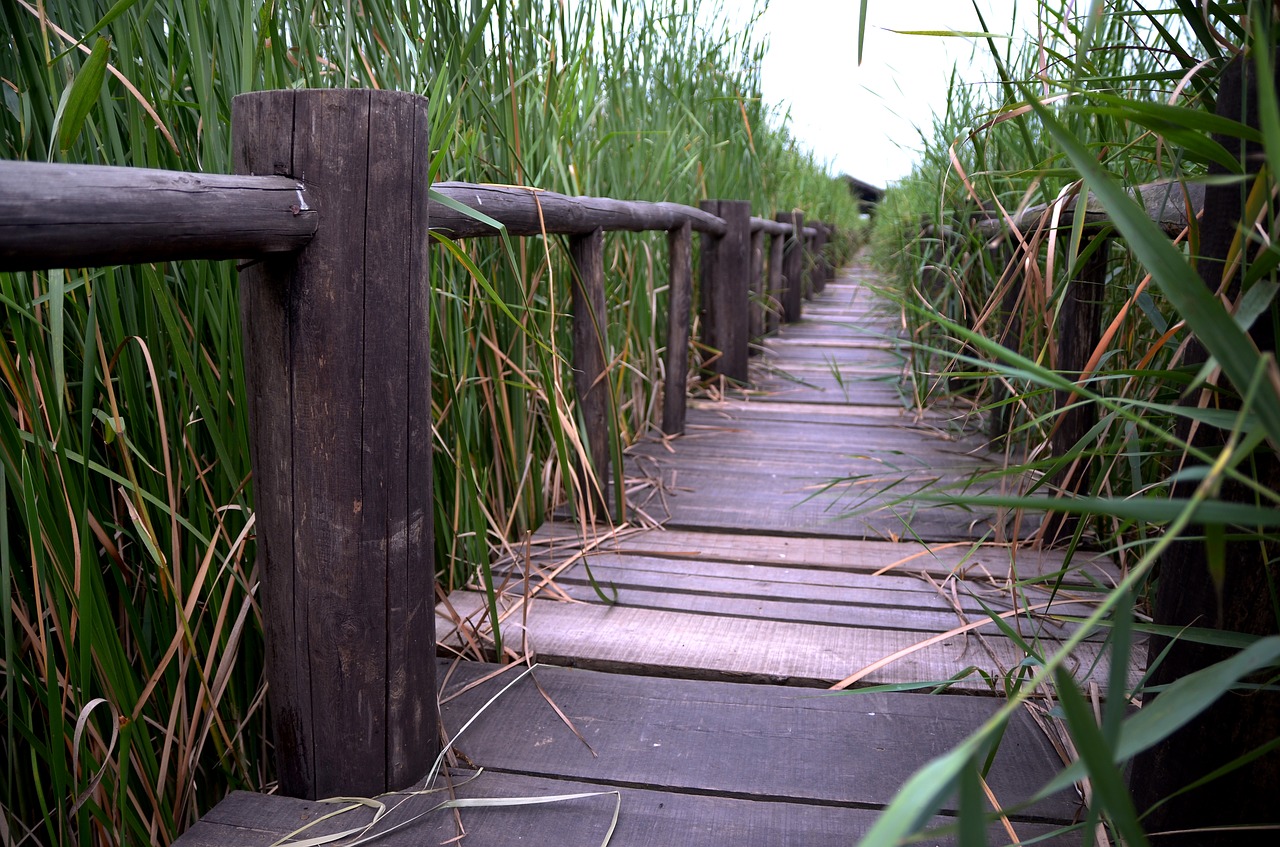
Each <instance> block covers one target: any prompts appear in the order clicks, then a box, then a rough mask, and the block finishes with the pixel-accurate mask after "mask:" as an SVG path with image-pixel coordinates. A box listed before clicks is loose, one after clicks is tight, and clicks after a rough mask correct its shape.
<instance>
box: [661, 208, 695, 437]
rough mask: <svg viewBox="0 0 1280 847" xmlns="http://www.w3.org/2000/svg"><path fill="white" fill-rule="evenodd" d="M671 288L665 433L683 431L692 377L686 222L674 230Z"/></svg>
mask: <svg viewBox="0 0 1280 847" xmlns="http://www.w3.org/2000/svg"><path fill="white" fill-rule="evenodd" d="M667 242H668V245H669V247H670V251H669V252H670V262H671V272H670V287H669V290H668V293H667V298H668V312H667V315H668V317H667V352H666V359H665V360H664V364H665V365H666V372H667V373H666V381H665V382H664V383H663V395H662V431H663V432H665V433H666V434H667V435H679V434H680V433H682V432H684V421H685V401H686V392H687V388H688V378H689V319H690V310H691V309H692V308H693V238H692V229H691V227H690V225H689V223H688V222H687V221H686V222H685V223H683V224H682V225H681V226H680V227H679V228H677V229H673V230H671V234H670V236H669V237H668V239H667Z"/></svg>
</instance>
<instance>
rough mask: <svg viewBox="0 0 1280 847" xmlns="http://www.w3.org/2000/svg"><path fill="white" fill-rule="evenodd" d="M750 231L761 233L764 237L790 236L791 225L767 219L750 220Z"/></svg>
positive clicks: (754, 218) (755, 218)
mask: <svg viewBox="0 0 1280 847" xmlns="http://www.w3.org/2000/svg"><path fill="white" fill-rule="evenodd" d="M751 231H752V232H753V233H754V232H763V233H765V234H766V235H790V234H791V224H785V223H782V222H781V221H771V220H769V219H768V218H757V217H753V218H751Z"/></svg>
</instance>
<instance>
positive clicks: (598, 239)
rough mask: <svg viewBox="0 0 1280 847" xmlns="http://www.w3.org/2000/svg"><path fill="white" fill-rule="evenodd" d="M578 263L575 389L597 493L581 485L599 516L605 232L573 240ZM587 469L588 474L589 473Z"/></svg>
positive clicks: (602, 497)
mask: <svg viewBox="0 0 1280 847" xmlns="http://www.w3.org/2000/svg"><path fill="white" fill-rule="evenodd" d="M569 255H570V257H571V258H572V260H573V388H574V392H575V393H576V394H577V397H578V411H579V414H580V415H581V417H582V424H583V427H584V435H585V437H586V439H587V451H588V454H589V455H590V456H591V465H592V470H593V471H594V473H595V479H596V482H597V483H598V485H599V488H598V489H597V488H596V486H595V485H593V484H592V483H591V482H590V480H588V478H587V474H585V473H582V474H580V476H579V480H580V481H581V482H582V485H583V489H582V490H583V491H584V492H586V491H591V492H594V493H593V494H592V495H591V496H590V497H589V498H588V500H589V501H590V503H591V508H592V510H593V511H594V512H595V514H594V515H590V517H592V518H593V519H594V518H595V517H603V516H604V515H606V514H608V506H607V504H608V502H609V497H608V492H609V384H608V381H607V379H606V377H605V362H607V361H608V356H607V355H606V354H605V347H606V338H607V336H608V325H607V324H606V323H605V319H606V315H605V303H604V230H602V229H599V228H597V229H594V230H592V231H591V232H589V233H587V234H585V235H575V236H572V237H571V238H570V239H569ZM584 470H585V469H584Z"/></svg>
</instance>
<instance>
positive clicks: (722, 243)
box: [700, 200, 751, 383]
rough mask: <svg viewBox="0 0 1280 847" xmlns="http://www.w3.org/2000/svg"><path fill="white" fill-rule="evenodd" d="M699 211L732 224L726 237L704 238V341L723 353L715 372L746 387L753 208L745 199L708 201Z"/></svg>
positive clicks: (703, 202) (709, 236) (717, 359)
mask: <svg viewBox="0 0 1280 847" xmlns="http://www.w3.org/2000/svg"><path fill="white" fill-rule="evenodd" d="M700 208H701V209H703V210H704V211H707V212H710V213H711V214H713V215H718V216H719V217H721V218H723V219H724V222H725V223H726V224H727V225H728V229H727V230H726V232H725V234H724V235H722V236H715V235H704V236H703V242H702V311H703V318H702V332H703V338H702V340H703V342H704V343H705V344H706V345H707V346H708V347H711V348H714V349H716V350H719V351H720V355H719V357H718V358H716V360H715V363H714V367H715V372H716V373H718V374H721V375H723V376H727V377H728V378H729V379H732V380H736V381H737V382H740V383H746V382H747V377H748V374H747V358H748V356H747V352H748V347H749V340H748V338H747V328H748V320H749V319H748V309H747V304H748V299H749V298H748V296H747V282H748V275H749V274H750V272H751V255H750V250H751V204H750V203H748V202H746V201H745V200H704V201H702V203H701V204H700Z"/></svg>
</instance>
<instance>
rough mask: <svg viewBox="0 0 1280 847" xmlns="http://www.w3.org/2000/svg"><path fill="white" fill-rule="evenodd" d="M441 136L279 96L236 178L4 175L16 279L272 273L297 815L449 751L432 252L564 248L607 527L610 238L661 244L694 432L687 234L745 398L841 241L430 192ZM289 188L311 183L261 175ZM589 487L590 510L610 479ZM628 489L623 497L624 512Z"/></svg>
mask: <svg viewBox="0 0 1280 847" xmlns="http://www.w3.org/2000/svg"><path fill="white" fill-rule="evenodd" d="M428 135H429V133H428V127H427V104H426V101H425V99H423V98H420V97H416V96H413V95H410V94H405V93H398V92H387V91H364V90H355V89H343V90H300V91H294V90H287V91H267V92H257V93H253V94H244V95H241V96H239V97H237V98H236V99H235V101H234V102H233V105H232V137H233V147H234V149H235V163H236V168H237V170H239V171H241V174H242V175H238V176H220V175H209V174H198V173H185V172H175V171H160V170H146V169H139V168H122V167H103V166H95V165H63V164H42V163H31V162H11V161H0V271H13V270H38V269H46V268H59V267H62V268H65V267H92V266H100V265H116V264H136V263H151V262H165V261H173V260H181V259H206V260H210V259H242V260H243V259H249V260H254V259H262V258H267V257H271V256H277V257H280V260H279V261H270V262H255V261H250V262H249V263H248V264H246V265H245V266H243V267H242V268H241V280H242V283H243V284H242V285H241V286H240V302H241V309H240V317H241V332H242V340H243V345H244V355H245V360H246V363H247V364H246V368H245V371H246V374H245V388H246V400H247V404H248V408H249V424H250V437H249V445H250V452H251V454H252V462H253V484H254V500H255V514H256V520H257V525H258V536H257V555H258V562H259V567H260V570H261V574H262V586H261V600H262V607H263V623H264V630H265V635H266V675H267V679H268V681H269V685H270V691H271V694H270V701H271V714H272V724H273V733H274V738H275V748H276V754H277V759H278V762H277V764H278V769H279V775H280V787H281V790H282V791H283V792H284V793H286V794H291V795H296V796H304V797H317V796H323V795H331V794H352V793H360V794H370V793H379V792H382V791H385V790H388V789H390V788H398V787H401V786H403V785H406V784H408V783H409V782H410V781H411V780H412V779H415V778H417V777H418V776H420V775H421V773H422V772H423V771H424V770H425V768H426V767H427V765H428V763H429V762H430V761H431V760H432V759H433V758H434V756H435V753H436V751H437V749H438V746H437V734H436V728H437V719H436V708H435V678H434V665H432V664H431V663H430V662H425V663H424V662H417V661H414V658H413V657H415V656H418V657H420V656H422V655H424V654H429V653H430V650H431V645H432V644H433V643H434V640H435V638H434V629H433V627H434V618H433V616H432V615H431V614H430V607H431V603H432V598H433V593H432V592H433V587H432V586H433V583H432V580H433V574H434V563H433V561H432V554H433V547H434V542H433V527H432V513H433V507H432V504H431V497H432V491H431V479H432V476H431V449H430V444H431V439H430V437H429V435H430V430H431V418H430V402H429V401H430V396H431V387H430V373H431V368H430V361H431V359H430V347H429V333H428V332H427V327H428V323H429V322H428V321H427V318H426V316H427V310H428V305H429V299H430V289H429V286H428V282H427V276H428V274H427V271H428V265H429V263H428V254H427V244H428V241H429V239H428V238H426V237H425V236H426V234H427V233H428V231H432V232H437V233H442V234H444V235H447V236H449V237H453V238H469V237H478V236H493V235H496V234H498V232H499V231H500V227H505V229H506V232H507V233H508V234H510V235H514V236H533V235H540V234H551V233H557V234H566V235H569V236H571V238H570V240H569V253H570V258H571V261H572V263H573V266H574V283H573V303H574V305H573V309H572V312H573V316H572V317H573V370H574V382H575V388H576V396H577V400H578V403H579V410H580V413H581V417H582V420H583V429H584V433H583V434H584V436H585V441H586V445H587V448H588V451H587V459H586V461H587V462H589V463H590V465H591V466H592V467H591V469H590V470H591V471H593V472H594V479H595V481H596V482H598V483H599V487H598V488H595V489H594V492H592V493H591V494H590V496H589V498H588V499H589V501H590V502H591V504H592V506H593V507H594V508H592V509H590V510H589V511H588V514H587V516H588V517H592V518H599V517H602V516H603V515H604V514H605V513H606V512H607V511H608V509H609V506H610V502H609V498H608V497H607V496H603V495H605V494H606V492H607V490H608V487H609V471H610V468H609V464H610V461H609V456H610V449H609V448H610V446H611V443H610V440H609V432H608V429H609V422H608V418H609V416H610V415H613V416H616V415H617V410H616V404H615V403H614V402H613V400H612V398H611V397H610V395H609V391H610V381H609V380H608V378H607V376H608V374H607V368H608V363H609V362H610V361H612V356H611V353H610V351H609V333H608V331H607V327H608V326H609V317H608V315H607V314H606V313H605V306H606V299H605V266H606V265H605V261H604V259H605V253H604V244H605V242H604V237H603V233H604V232H605V231H608V230H630V231H646V230H664V231H666V232H668V233H669V235H668V238H669V243H670V254H671V259H670V280H669V285H670V293H669V308H670V310H671V311H670V315H669V317H668V326H667V338H666V344H667V351H666V353H667V358H666V361H665V365H666V371H667V372H666V374H665V377H666V380H665V386H664V391H665V399H664V409H663V428H664V430H665V431H666V432H669V433H677V432H680V431H683V429H684V419H685V393H686V384H685V383H686V378H687V372H688V355H689V348H690V345H689V332H690V324H691V318H692V314H693V313H694V311H695V306H694V304H693V302H692V294H693V267H692V265H693V244H692V233H693V232H699V233H701V234H702V247H701V250H700V251H699V252H700V264H701V268H700V275H701V279H702V286H701V287H702V291H701V295H702V303H701V320H700V325H701V327H702V332H703V339H702V341H703V344H704V345H705V346H706V347H710V348H714V350H715V351H716V354H715V355H714V356H713V357H711V358H710V359H709V360H708V363H707V365H706V367H707V368H708V369H713V370H714V371H715V372H716V373H719V374H720V375H721V376H723V377H726V378H728V379H731V380H734V381H737V382H740V383H745V382H746V381H747V380H748V378H749V373H748V357H749V355H750V342H751V338H752V336H753V335H754V336H758V335H761V334H763V333H766V332H769V331H771V330H772V329H774V328H776V326H777V321H778V318H779V314H780V313H783V314H785V317H786V319H788V320H796V319H798V318H799V315H800V305H799V294H800V291H801V288H802V286H803V285H804V282H805V279H806V273H807V272H806V270H805V269H806V268H826V265H825V264H824V260H822V259H821V258H817V257H813V256H812V255H810V251H816V250H821V246H822V242H823V240H824V239H825V238H826V237H827V235H828V234H829V233H830V232H831V230H830V228H828V227H826V226H825V225H822V224H817V225H813V224H812V223H811V225H810V226H807V227H806V226H804V218H803V215H802V214H800V213H799V212H787V213H783V214H780V215H779V216H778V218H777V219H776V220H765V219H761V218H752V217H751V209H750V205H749V204H748V203H747V202H745V201H736V200H712V201H704V208H703V209H697V208H694V207H691V206H684V205H681V204H678V203H651V202H641V201H621V200H613V199H608V198H598V197H567V196H565V195H562V194H556V193H553V192H546V191H538V190H535V189H529V188H518V187H510V186H496V185H475V184H468V183H441V184H437V185H434V186H428V182H427V160H426V157H425V152H424V151H425V150H426V149H427V138H428ZM282 172H288V173H290V174H293V176H260V175H256V174H266V173H277V174H278V173H282ZM321 199H323V203H322V202H321ZM477 213H478V214H477ZM495 222H496V223H497V224H499V226H495V225H494V223H495ZM766 235H768V236H770V237H771V242H770V244H769V249H768V253H767V256H768V259H767V270H766V252H765V245H764V238H765V236H766ZM303 248H306V249H303ZM808 273H812V271H809V272H808ZM784 303H785V304H786V305H785V307H784V306H783V304H784ZM330 353H333V355H329V354H330ZM615 461H616V459H615ZM576 470H577V471H578V473H577V477H578V479H579V480H580V481H581V482H580V484H581V485H582V486H583V487H586V488H588V489H591V488H594V483H593V482H592V481H591V477H592V475H593V474H591V473H584V472H585V471H587V470H588V469H587V468H584V467H579V468H577V469H576ZM620 470H621V469H620V468H616V469H615V472H616V471H620ZM619 488H620V486H619V485H618V482H617V481H616V480H615V481H614V483H613V489H614V495H615V497H614V499H613V503H612V505H614V506H616V507H617V509H616V511H618V512H621V508H622V503H623V498H622V496H621V493H620V492H619ZM617 517H618V518H619V519H624V518H625V515H622V514H620V513H619V514H618V515H617ZM424 610H426V613H425V614H424ZM353 726H355V727H360V728H361V732H360V733H356V734H352V733H351V732H350V728H351V727H353Z"/></svg>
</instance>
